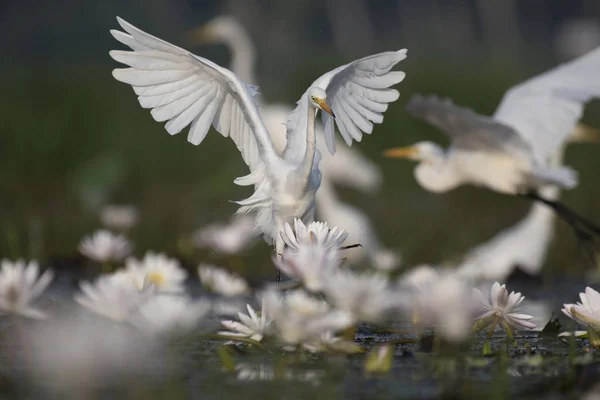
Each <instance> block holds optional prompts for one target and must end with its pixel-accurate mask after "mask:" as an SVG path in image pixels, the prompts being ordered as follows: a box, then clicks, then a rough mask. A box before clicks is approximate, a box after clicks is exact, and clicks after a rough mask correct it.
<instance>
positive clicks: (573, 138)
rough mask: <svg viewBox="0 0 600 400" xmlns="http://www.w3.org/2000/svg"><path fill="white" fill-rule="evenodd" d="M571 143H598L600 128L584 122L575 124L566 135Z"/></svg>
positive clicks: (599, 141)
mask: <svg viewBox="0 0 600 400" xmlns="http://www.w3.org/2000/svg"><path fill="white" fill-rule="evenodd" d="M567 141H569V142H573V143H600V130H599V129H596V128H593V127H591V126H588V125H585V124H577V125H575V128H573V130H572V131H571V133H570V134H569V136H568V137H567Z"/></svg>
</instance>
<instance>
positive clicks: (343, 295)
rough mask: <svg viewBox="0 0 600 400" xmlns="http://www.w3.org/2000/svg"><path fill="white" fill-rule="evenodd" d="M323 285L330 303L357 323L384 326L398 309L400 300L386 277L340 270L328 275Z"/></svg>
mask: <svg viewBox="0 0 600 400" xmlns="http://www.w3.org/2000/svg"><path fill="white" fill-rule="evenodd" d="M323 281H324V284H323V293H324V294H325V297H326V298H327V300H328V301H329V302H331V304H332V305H333V306H335V307H336V308H338V309H340V310H344V311H347V312H348V313H349V314H350V315H351V316H352V318H353V319H354V321H355V322H370V323H377V322H381V321H382V320H384V319H386V317H387V316H389V314H390V312H391V311H392V310H394V309H397V308H399V296H398V294H397V293H396V292H394V291H393V290H392V289H391V288H390V285H389V281H388V278H387V277H385V276H382V275H379V274H373V273H362V274H357V273H354V272H352V271H343V270H337V271H333V272H331V273H328V274H326V275H325V276H324V278H323Z"/></svg>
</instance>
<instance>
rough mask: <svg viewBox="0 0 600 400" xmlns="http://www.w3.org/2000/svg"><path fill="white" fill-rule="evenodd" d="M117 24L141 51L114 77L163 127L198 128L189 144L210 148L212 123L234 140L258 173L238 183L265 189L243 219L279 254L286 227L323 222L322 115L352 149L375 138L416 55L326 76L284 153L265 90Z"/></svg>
mask: <svg viewBox="0 0 600 400" xmlns="http://www.w3.org/2000/svg"><path fill="white" fill-rule="evenodd" d="M117 20H118V22H119V24H120V25H121V27H122V28H123V29H124V30H125V32H121V31H111V33H112V34H113V36H114V37H115V38H116V39H117V40H118V41H119V42H121V43H123V44H125V45H127V46H128V47H130V48H131V49H132V50H133V51H116V50H113V51H111V52H110V55H111V57H112V58H114V59H115V60H116V61H119V62H121V63H123V64H126V65H129V66H130V68H125V69H115V70H114V71H113V76H114V77H115V78H116V79H117V80H119V81H121V82H124V83H128V84H130V85H132V86H133V89H134V91H135V93H136V94H137V95H138V100H139V102H140V104H141V105H142V107H144V108H150V109H152V111H151V114H152V116H153V117H154V119H155V120H156V121H168V122H167V124H166V126H165V128H166V129H167V131H168V132H169V133H170V134H172V135H173V134H176V133H178V132H180V131H181V130H182V129H184V128H185V127H186V126H188V125H190V124H191V128H190V131H189V135H188V141H189V142H191V143H193V144H200V143H201V142H202V140H203V139H204V138H205V136H206V134H207V133H208V130H209V129H210V127H211V125H212V126H213V127H214V128H215V129H216V130H217V131H218V132H219V133H221V134H222V135H223V136H226V137H227V136H229V137H231V139H232V140H233V141H234V142H235V144H236V146H237V147H238V149H239V150H240V152H241V153H242V157H243V159H244V161H245V162H246V164H247V165H248V167H249V168H250V174H249V175H247V176H244V177H241V178H238V179H236V180H235V183H237V184H238V185H244V186H245V185H254V188H255V191H254V194H253V195H252V196H251V197H250V198H248V199H246V200H242V201H240V202H238V203H239V204H240V205H241V207H240V209H239V210H238V212H241V213H244V212H251V213H253V214H254V215H255V216H256V222H257V227H258V228H259V229H260V230H261V232H263V234H264V236H265V239H266V240H267V241H268V242H270V243H273V242H275V244H276V250H277V252H278V254H281V251H282V250H283V246H284V243H283V241H282V240H281V237H280V236H279V235H278V232H280V231H281V230H283V225H284V223H285V222H291V221H292V220H293V219H294V218H299V219H301V220H303V221H307V220H311V219H312V218H313V214H314V197H315V192H316V190H317V189H318V187H319V184H320V172H319V169H318V159H319V157H318V152H317V150H316V138H315V131H314V125H315V116H316V110H318V109H321V110H324V111H327V112H328V113H332V114H333V113H336V117H337V120H336V121H337V125H338V128H339V129H340V132H341V133H342V136H344V138H345V140H346V142H347V143H348V144H351V142H352V140H353V139H355V140H360V138H361V137H362V132H367V133H370V131H371V129H372V122H375V123H379V122H381V121H382V118H383V116H382V112H383V111H385V109H386V108H387V104H388V103H389V102H392V101H395V100H396V99H397V98H398V96H399V95H398V92H397V91H396V90H394V89H389V87H390V86H392V85H395V84H397V83H399V82H400V81H401V80H402V79H403V78H404V75H403V74H401V73H399V72H394V71H392V68H393V67H394V66H395V65H396V64H397V63H398V62H400V61H401V60H403V59H404V58H406V50H400V51H396V52H385V53H380V54H376V55H372V56H368V57H365V58H362V59H360V60H356V61H353V62H351V63H349V64H346V65H344V66H341V67H339V68H336V69H335V70H333V71H331V72H328V73H326V74H324V75H323V76H321V77H320V78H319V79H317V80H316V81H315V82H314V83H313V84H312V85H311V87H310V88H309V89H308V90H307V91H306V92H305V93H304V94H303V95H302V97H301V99H300V100H299V101H298V106H297V107H296V109H295V110H294V111H293V112H292V113H291V114H290V116H289V117H288V120H287V144H286V147H285V150H284V152H283V155H282V156H280V155H279V154H278V153H277V151H276V150H275V148H274V146H273V142H272V140H271V138H270V136H269V133H268V131H267V129H266V127H265V125H264V123H263V121H262V119H261V117H260V115H259V110H258V108H257V105H256V102H255V95H256V93H257V90H256V88H255V87H252V86H250V85H248V84H246V83H244V82H243V81H241V80H240V79H239V78H238V77H237V76H235V74H233V73H232V72H231V71H229V70H228V69H226V68H222V67H220V66H218V65H217V64H215V63H213V62H211V61H209V60H207V59H204V58H202V57H199V56H196V55H194V54H192V53H190V52H188V51H187V50H184V49H182V48H180V47H177V46H174V45H172V44H170V43H167V42H165V41H163V40H161V39H158V38H156V37H154V36H152V35H150V34H148V33H145V32H143V31H141V30H140V29H138V28H136V27H134V26H133V25H131V24H129V23H127V22H125V21H124V20H122V19H120V18H117ZM332 110H333V111H332ZM337 114H339V115H337ZM325 121H326V123H328V124H329V128H328V129H327V128H326V130H325V134H326V136H327V135H328V136H329V139H328V143H333V137H334V131H333V119H331V120H328V119H325ZM349 132H351V134H349Z"/></svg>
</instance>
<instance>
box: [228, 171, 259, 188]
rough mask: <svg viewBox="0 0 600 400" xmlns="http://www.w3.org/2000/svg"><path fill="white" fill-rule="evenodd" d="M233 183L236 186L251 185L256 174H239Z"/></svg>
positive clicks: (254, 180) (254, 181)
mask: <svg viewBox="0 0 600 400" xmlns="http://www.w3.org/2000/svg"><path fill="white" fill-rule="evenodd" d="M233 183H235V184H236V185H238V186H251V185H254V184H255V183H256V176H255V175H252V173H250V174H248V175H244V176H240V177H238V178H235V179H234V181H233Z"/></svg>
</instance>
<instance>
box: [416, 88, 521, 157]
mask: <svg viewBox="0 0 600 400" xmlns="http://www.w3.org/2000/svg"><path fill="white" fill-rule="evenodd" d="M406 110H407V111H408V112H409V113H410V114H411V115H413V116H415V117H418V118H421V119H423V120H424V121H426V122H428V123H429V124H431V125H433V126H435V127H437V128H439V129H440V130H441V131H442V132H444V133H446V134H447V135H448V136H450V139H452V144H453V145H454V146H456V147H460V148H466V149H471V150H478V151H491V152H494V151H506V152H509V153H511V154H515V153H522V152H531V148H530V146H529V144H528V143H527V142H526V141H524V140H523V138H522V137H521V136H519V135H518V134H517V133H516V132H515V131H514V130H513V129H512V128H510V127H508V126H505V125H503V124H500V123H498V122H496V121H494V120H493V119H491V118H489V117H486V116H483V115H479V114H477V113H476V112H474V111H473V110H471V109H469V108H465V107H459V106H457V105H456V104H454V103H452V101H451V100H450V99H441V98H439V97H437V96H422V95H418V94H417V95H414V96H413V97H412V98H411V99H410V101H409V102H408V104H407V105H406Z"/></svg>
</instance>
